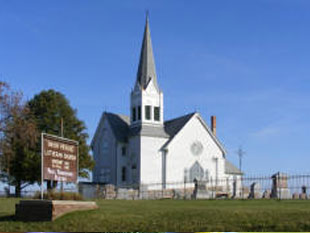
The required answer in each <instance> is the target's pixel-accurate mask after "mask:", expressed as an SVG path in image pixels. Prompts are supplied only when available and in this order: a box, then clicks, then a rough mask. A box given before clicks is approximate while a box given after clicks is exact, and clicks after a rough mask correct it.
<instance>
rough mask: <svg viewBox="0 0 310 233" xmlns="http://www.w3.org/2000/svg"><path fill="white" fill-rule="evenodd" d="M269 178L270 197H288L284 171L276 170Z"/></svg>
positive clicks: (289, 195) (286, 178)
mask: <svg viewBox="0 0 310 233" xmlns="http://www.w3.org/2000/svg"><path fill="white" fill-rule="evenodd" d="M271 178H272V189H271V197H272V198H279V199H290V198H291V194H290V190H289V189H288V185H287V180H288V176H287V175H286V174H285V173H281V172H277V173H276V174H274V175H273V176H272V177H271Z"/></svg>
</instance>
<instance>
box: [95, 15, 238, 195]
mask: <svg viewBox="0 0 310 233" xmlns="http://www.w3.org/2000/svg"><path fill="white" fill-rule="evenodd" d="M129 107H130V115H129V116H127V115H121V114H116V113H111V112H103V113H102V116H101V119H100V121H99V124H98V126H97V129H96V132H95V135H94V137H93V139H92V142H91V148H92V151H93V157H94V160H95V167H94V169H93V182H96V183H97V182H98V183H106V184H113V185H115V186H119V187H121V186H126V185H131V184H138V185H150V186H149V187H150V188H151V187H152V186H151V184H159V185H160V186H161V188H164V189H165V188H169V185H172V184H173V183H178V182H179V183H183V182H184V181H185V182H193V181H194V180H195V179H196V180H201V181H210V180H211V181H213V184H214V185H220V184H219V183H220V182H219V181H220V180H223V179H226V180H229V181H230V182H229V184H228V185H229V188H228V189H229V190H233V189H234V190H237V189H238V188H237V187H236V186H240V178H241V176H242V172H241V171H240V170H239V169H237V168H236V167H235V166H234V165H233V164H232V163H230V162H229V161H228V160H227V159H226V157H225V155H226V151H225V148H224V147H223V145H222V144H221V142H220V141H219V139H218V138H217V137H216V118H215V117H211V127H210V126H209V125H208V124H207V123H206V121H205V120H204V119H203V118H202V116H201V115H200V114H199V113H198V112H193V113H189V114H187V115H184V116H180V117H177V118H175V119H171V120H167V121H164V113H165V112H164V94H163V92H162V91H161V89H160V87H159V84H158V80H157V75H156V69H155V62H154V56H153V50H152V43H151V36H150V29H149V22H148V19H147V20H146V25H145V30H144V36H143V42H142V48H141V54H140V61H139V67H138V72H137V78H136V81H135V83H134V86H133V89H132V92H131V93H130V106H129ZM233 186H234V187H233ZM154 187H155V186H154ZM231 192H233V191H231ZM234 193H235V195H237V194H236V191H234Z"/></svg>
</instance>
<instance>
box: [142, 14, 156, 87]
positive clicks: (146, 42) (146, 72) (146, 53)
mask: <svg viewBox="0 0 310 233" xmlns="http://www.w3.org/2000/svg"><path fill="white" fill-rule="evenodd" d="M150 82H153V85H154V87H155V88H156V89H157V91H159V87H158V84H157V76H156V68H155V61H154V55H153V48H152V41H151V33H150V26H149V18H148V14H147V15H146V22H145V28H144V35H143V42H142V47H141V53H140V61H139V68H138V72H137V81H136V85H139V86H140V88H141V89H143V90H145V89H146V88H147V86H148V85H149V83H150Z"/></svg>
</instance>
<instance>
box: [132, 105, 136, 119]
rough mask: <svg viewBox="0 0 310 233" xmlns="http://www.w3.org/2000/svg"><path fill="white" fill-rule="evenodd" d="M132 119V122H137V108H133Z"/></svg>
mask: <svg viewBox="0 0 310 233" xmlns="http://www.w3.org/2000/svg"><path fill="white" fill-rule="evenodd" d="M131 119H132V121H136V108H135V107H133V108H132V111H131Z"/></svg>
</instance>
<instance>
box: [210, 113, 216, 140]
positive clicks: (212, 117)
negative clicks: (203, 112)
mask: <svg viewBox="0 0 310 233" xmlns="http://www.w3.org/2000/svg"><path fill="white" fill-rule="evenodd" d="M211 130H212V133H213V134H214V136H216V117H215V116H211Z"/></svg>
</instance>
